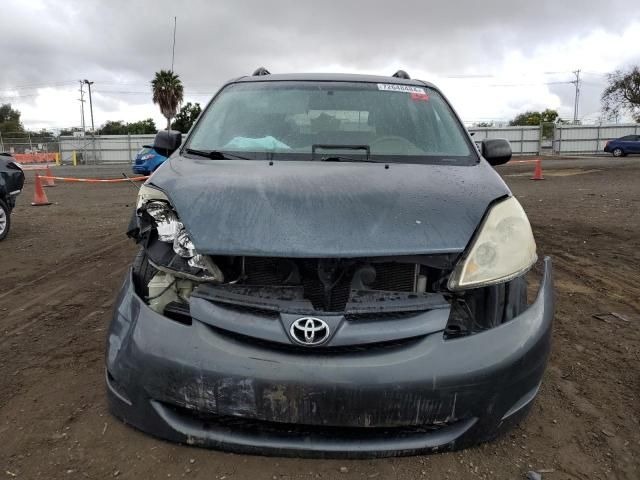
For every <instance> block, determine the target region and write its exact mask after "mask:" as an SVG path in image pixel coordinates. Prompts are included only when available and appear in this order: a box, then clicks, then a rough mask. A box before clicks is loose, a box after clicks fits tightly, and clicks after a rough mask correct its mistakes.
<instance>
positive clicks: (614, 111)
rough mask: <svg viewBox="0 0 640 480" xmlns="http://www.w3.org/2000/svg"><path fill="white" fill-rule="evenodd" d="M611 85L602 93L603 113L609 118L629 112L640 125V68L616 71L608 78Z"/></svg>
mask: <svg viewBox="0 0 640 480" xmlns="http://www.w3.org/2000/svg"><path fill="white" fill-rule="evenodd" d="M607 79H608V82H609V84H608V85H607V88H605V90H604V92H602V111H603V112H604V114H605V115H606V116H607V117H608V118H612V117H616V116H618V115H619V114H620V113H621V112H628V113H630V114H631V116H632V117H633V118H634V120H635V121H636V122H638V123H640V67H638V66H635V67H632V68H630V69H629V70H628V71H624V70H616V71H615V72H613V73H610V74H609V75H608V76H607Z"/></svg>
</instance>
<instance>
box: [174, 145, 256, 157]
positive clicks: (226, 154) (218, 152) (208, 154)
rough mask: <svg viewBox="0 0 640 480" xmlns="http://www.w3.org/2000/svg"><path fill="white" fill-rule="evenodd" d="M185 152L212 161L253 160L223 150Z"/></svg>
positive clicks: (187, 150)
mask: <svg viewBox="0 0 640 480" xmlns="http://www.w3.org/2000/svg"><path fill="white" fill-rule="evenodd" d="M184 151H185V152H187V153H190V154H191V155H197V156H199V157H205V158H210V159H211V160H232V159H238V160H251V159H250V158H248V157H243V156H242V155H236V154H235V153H229V152H223V151H221V150H196V149H194V148H185V149H184Z"/></svg>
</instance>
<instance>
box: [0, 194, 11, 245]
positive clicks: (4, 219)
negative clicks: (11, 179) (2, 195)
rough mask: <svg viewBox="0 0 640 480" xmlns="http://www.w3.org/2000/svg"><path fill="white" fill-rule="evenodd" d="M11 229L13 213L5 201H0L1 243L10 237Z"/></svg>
mask: <svg viewBox="0 0 640 480" xmlns="http://www.w3.org/2000/svg"><path fill="white" fill-rule="evenodd" d="M10 228H11V213H10V212H9V207H8V206H7V204H6V203H4V201H3V200H0V241H2V240H4V239H5V238H6V236H7V235H9V229H10Z"/></svg>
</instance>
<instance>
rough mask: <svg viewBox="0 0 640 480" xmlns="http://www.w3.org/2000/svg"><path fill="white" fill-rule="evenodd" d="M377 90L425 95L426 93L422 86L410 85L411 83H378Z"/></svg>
mask: <svg viewBox="0 0 640 480" xmlns="http://www.w3.org/2000/svg"><path fill="white" fill-rule="evenodd" d="M378 90H384V91H387V92H400V93H419V94H421V95H425V94H426V93H427V92H425V90H424V88H420V87H412V86H411V85H397V84H393V83H379V84H378Z"/></svg>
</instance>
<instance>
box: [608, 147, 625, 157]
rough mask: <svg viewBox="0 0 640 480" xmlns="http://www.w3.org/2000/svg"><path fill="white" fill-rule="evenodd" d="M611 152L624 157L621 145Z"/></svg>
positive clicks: (615, 155)
mask: <svg viewBox="0 0 640 480" xmlns="http://www.w3.org/2000/svg"><path fill="white" fill-rule="evenodd" d="M611 153H612V154H613V156H614V157H624V150H622V149H621V148H620V147H616V148H614V149H613V151H612V152H611Z"/></svg>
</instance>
